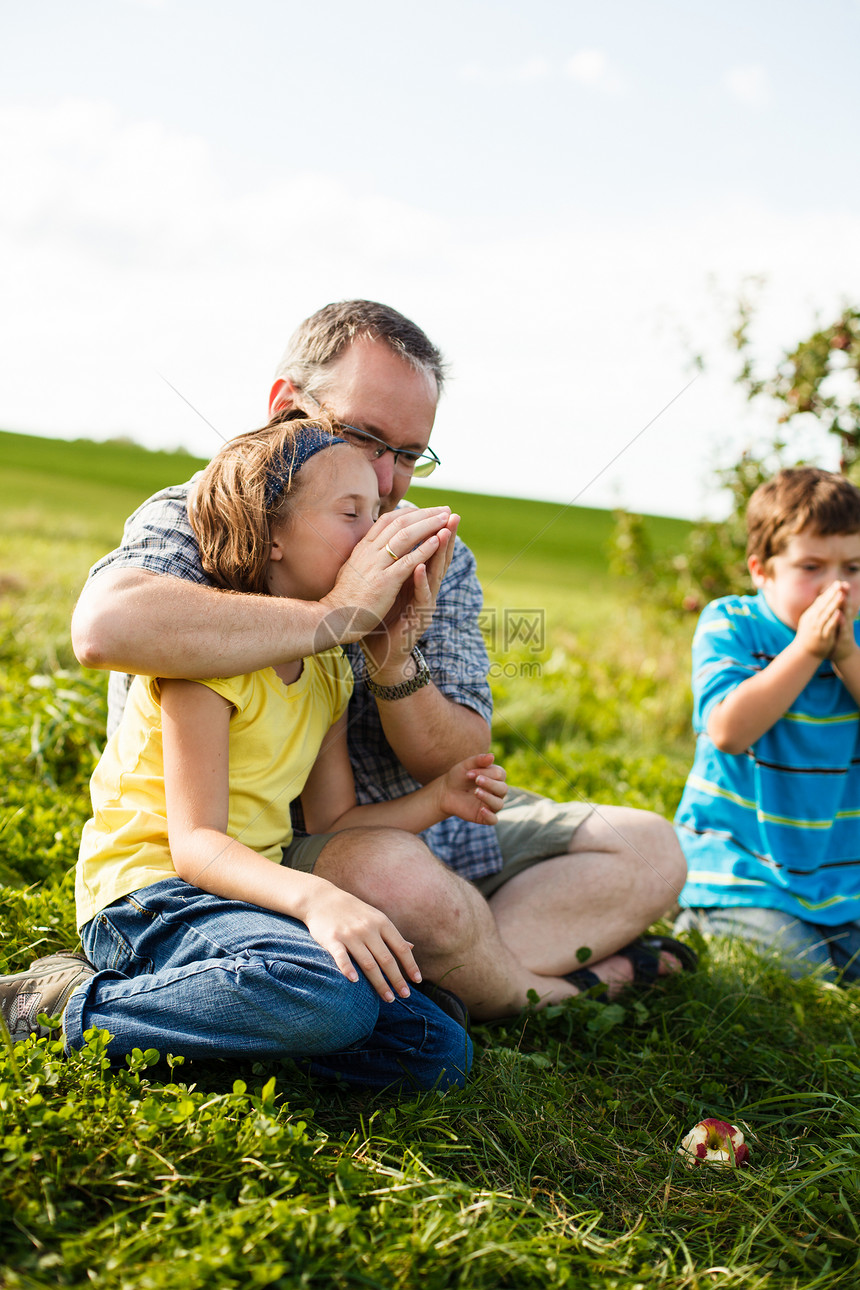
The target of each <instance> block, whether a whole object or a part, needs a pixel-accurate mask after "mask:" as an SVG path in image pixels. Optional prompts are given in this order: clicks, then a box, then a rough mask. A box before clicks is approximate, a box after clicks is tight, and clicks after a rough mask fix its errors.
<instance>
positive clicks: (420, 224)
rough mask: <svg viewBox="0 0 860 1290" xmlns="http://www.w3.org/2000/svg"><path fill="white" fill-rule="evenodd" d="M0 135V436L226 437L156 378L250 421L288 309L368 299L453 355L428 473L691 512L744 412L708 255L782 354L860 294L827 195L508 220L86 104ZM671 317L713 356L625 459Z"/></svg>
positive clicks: (165, 441)
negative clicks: (410, 201)
mask: <svg viewBox="0 0 860 1290" xmlns="http://www.w3.org/2000/svg"><path fill="white" fill-rule="evenodd" d="M13 127H14V128H13ZM0 140H2V141H3V142H2V143H0V170H2V173H3V174H4V178H5V179H6V192H7V194H8V195H9V198H8V200H6V201H4V203H3V204H0V265H2V270H0V272H2V280H3V295H4V306H5V308H4V310H3V312H2V314H0V352H1V353H2V354H3V366H4V379H3V387H2V401H0V425H2V426H3V427H5V428H7V429H19V430H25V431H31V432H33V433H48V434H59V435H63V436H74V435H90V436H92V437H95V438H102V437H107V436H110V435H113V434H119V433H129V434H132V435H133V436H134V437H135V438H137V439H138V440H139V441H141V442H144V443H147V444H148V445H150V446H152V447H157V446H174V445H176V444H179V443H184V444H185V445H186V446H188V447H189V448H191V449H193V450H194V451H196V452H199V453H201V454H207V453H210V452H212V451H213V450H214V449H215V448H216V447H217V446H218V441H217V439H216V437H215V436H213V434H212V432H211V431H210V430H209V429H208V428H207V427H206V425H205V424H204V422H203V421H202V420H201V419H200V418H199V417H197V416H195V415H194V413H193V412H192V411H191V410H190V409H189V408H188V407H187V405H186V404H184V403H183V402H182V401H181V400H180V399H178V398H177V397H176V395H175V394H174V393H173V392H172V391H171V390H170V389H169V388H168V387H167V386H166V385H165V384H164V383H163V381H162V380H161V377H160V374H163V375H164V377H166V378H167V379H168V380H169V381H170V382H171V383H172V384H173V385H175V386H176V387H177V388H178V389H179V390H180V391H181V392H182V394H183V395H184V396H185V397H186V398H187V399H189V400H190V402H191V403H192V404H193V405H195V406H196V407H198V408H199V409H200V412H201V413H202V415H203V416H205V417H206V418H207V419H208V420H209V421H211V422H212V423H213V424H214V425H216V426H217V427H218V428H219V430H221V432H222V433H223V434H225V435H228V436H229V435H231V434H235V433H238V432H239V431H241V430H245V429H248V428H249V427H251V426H253V425H256V424H259V423H260V421H261V419H262V417H263V415H264V413H265V398H266V394H267V392H268V386H269V383H270V380H271V374H272V370H273V368H274V365H275V362H276V360H277V358H278V355H279V353H280V351H281V350H282V348H283V345H284V343H285V341H286V338H287V336H288V335H289V333H290V331H291V330H292V328H293V327H294V326H295V324H296V323H297V322H298V321H299V320H300V319H301V318H302V317H304V316H305V315H306V314H308V313H310V312H311V311H312V310H313V309H315V308H317V307H319V306H320V305H321V304H324V303H325V302H326V301H328V300H336V299H344V298H347V297H350V296H368V297H370V298H375V299H382V300H387V301H389V302H390V303H391V304H393V305H395V306H397V307H398V308H400V309H402V310H403V311H404V312H405V313H407V314H408V315H409V316H411V317H414V318H415V319H416V320H417V321H418V322H419V323H420V324H421V325H422V326H424V327H425V328H426V329H427V331H428V333H429V335H431V336H432V337H433V339H434V340H436V341H438V343H440V344H441V345H442V346H443V348H444V350H445V351H446V353H447V354H448V356H449V357H450V359H451V360H452V362H453V366H454V374H453V379H452V382H451V387H450V392H449V394H448V395H447V396H446V398H445V399H444V400H443V403H442V405H441V407H440V412H439V420H438V427H437V431H436V434H435V435H434V446H435V447H436V449H437V451H438V453H439V455H440V457H441V458H442V460H443V463H444V465H443V468H442V470H440V471H439V472H437V475H436V476H434V480H433V482H434V485H435V484H437V483H438V484H440V485H441V486H442V487H445V486H448V487H451V488H455V487H464V488H467V489H468V488H479V489H481V490H483V491H487V492H496V493H502V494H512V495H524V496H545V497H551V498H556V499H558V500H560V501H567V500H570V499H572V498H574V497H575V496H578V495H581V500H582V502H583V503H584V504H588V505H594V506H606V505H612V504H613V503H614V502H615V501H616V500H619V499H620V500H622V501H623V502H624V503H626V504H627V505H629V506H632V507H634V508H636V509H640V510H646V511H657V512H666V513H670V514H671V513H678V512H679V511H680V512H682V513H684V512H686V513H695V512H696V511H698V510H699V509H700V508H701V505H702V493H701V488H700V484H701V481H702V478H703V475H704V472H705V469H706V466H707V464H708V463H709V462H710V461H712V460H713V458H714V457H715V455H716V454H717V452H718V450H720V451H722V452H723V453H725V452H726V451H728V449H729V448H730V446H731V443H732V442H734V441H736V440H737V436H738V435H739V434H740V433H741V432H742V431H743V432H744V433H746V426H747V425H748V424H749V422H748V420H745V418H748V416H749V413H748V412H747V410H746V408H745V406H744V404H743V400H742V399H741V397H740V395H739V394H738V393H737V391H735V390H733V388H732V386H731V383H730V379H729V376H730V371H729V369H730V367H731V364H730V361H729V360H728V358H727V357H726V351H725V345H724V335H725V332H726V331H727V330H728V328H727V325H726V320H725V318H723V317H721V316H719V314H718V312H717V309H716V307H715V305H714V303H713V297H712V294H711V292H710V290H709V287H708V274H709V273H713V274H715V275H716V277H717V278H718V279H719V281H720V282H721V283H722V284H723V287H724V289H725V291H726V293H727V294H728V295H729V296H730V297H732V296H733V295H734V293H735V292H736V291H737V290H738V287H739V284H740V281H741V279H742V277H743V275H744V274H750V273H765V274H767V275H768V277H769V280H770V282H771V283H772V286H771V287H770V288H768V289H767V290H766V291H765V293H764V301H763V308H762V312H761V316H760V320H759V322H758V323H757V326H756V339H757V341H759V343H760V346H761V348H762V350H763V351H764V352H765V353H767V354H768V355H770V356H771V357H772V359H773V360H774V361H775V360H776V359H777V358H778V357H779V355H780V349H781V347H782V346H783V345H786V346H787V345H789V344H791V342H792V341H795V340H797V339H798V337H799V336H802V335H803V334H804V329H806V331H809V330H811V326H812V324H813V322H814V310H815V308H816V307H819V308H820V309H821V310H822V312H823V313H824V314H825V315H827V314H829V313H830V312H831V311H833V312H834V313H835V311H836V309H838V307H839V302H840V301H841V300H842V299H843V297H845V296H848V297H850V298H854V299H856V298H858V297H860V270H855V271H854V272H853V277H852V266H854V265H856V263H857V261H856V256H855V255H854V248H855V247H856V246H857V244H858V242H860V217H857V216H854V215H847V214H839V213H838V212H820V213H812V214H804V213H797V212H795V213H787V214H781V213H779V212H777V211H774V210H772V209H770V208H767V207H764V206H761V205H755V204H753V203H750V202H749V201H747V200H744V199H740V198H739V199H738V200H737V201H736V202H735V203H734V204H727V203H723V204H722V205H719V206H716V205H714V206H713V207H712V208H708V209H705V208H694V207H690V208H689V209H678V210H676V211H675V212H674V213H673V215H672V217H671V218H668V217H667V216H666V214H665V212H660V213H659V215H655V216H654V217H653V219H652V220H651V221H650V222H649V221H648V220H646V219H645V218H643V216H642V215H641V213H640V212H637V211H635V210H631V212H630V213H629V214H626V213H624V214H619V215H618V216H617V217H616V219H615V220H613V221H607V220H606V219H605V218H604V219H603V220H599V219H598V218H597V217H594V218H593V219H592V218H586V217H583V216H581V215H580V216H577V215H576V214H575V213H571V215H570V217H569V219H568V220H567V221H566V223H565V225H564V226H559V225H558V224H557V225H556V226H555V229H552V228H550V227H549V226H546V227H543V226H540V227H534V228H530V229H528V230H527V231H523V232H522V233H518V234H516V235H515V234H512V233H511V234H507V235H503V234H501V233H499V232H498V231H497V229H496V228H495V227H494V226H492V225H490V226H488V227H486V226H483V225H482V226H481V227H480V228H476V227H475V226H474V225H473V223H472V222H471V221H470V219H469V217H468V216H464V217H463V219H462V221H459V220H456V219H452V220H443V219H439V218H437V217H435V216H433V215H431V214H429V213H428V212H426V211H424V210H422V209H420V208H418V207H416V206H410V205H407V204H406V203H402V202H398V201H395V200H393V199H391V198H389V197H387V196H386V195H385V194H384V193H380V192H376V191H361V189H360V186H359V187H357V186H356V183H355V178H354V176H343V177H340V176H336V175H334V176H333V175H330V174H329V175H324V174H312V173H307V174H296V175H291V176H290V177H289V178H282V177H280V175H278V176H277V177H276V178H274V179H272V178H271V177H270V174H269V173H268V172H266V171H264V170H262V169H261V170H260V172H259V174H258V176H257V177H256V178H255V179H252V180H251V181H250V182H249V181H248V180H247V179H245V180H244V181H243V182H242V183H239V182H238V181H237V180H236V177H235V175H234V173H233V171H232V170H231V166H230V161H229V158H225V157H224V156H221V155H217V154H215V153H214V152H213V151H212V150H211V149H210V148H209V147H208V146H207V145H206V144H205V143H204V142H203V141H201V140H200V139H198V138H195V137H192V136H188V135H183V134H180V133H178V132H174V131H170V130H168V129H167V128H166V127H163V126H157V125H154V124H130V123H129V122H127V121H125V120H124V119H123V118H121V117H120V116H119V115H118V114H117V113H115V112H114V111H113V110H112V109H109V108H106V107H105V106H104V105H102V104H93V103H82V102H77V103H69V104H65V105H63V106H62V107H61V108H58V109H56V110H53V111H43V112H36V111H31V110H29V109H28V110H24V109H18V111H17V112H16V113H14V114H12V115H11V116H10V115H9V114H6V115H5V116H2V115H0ZM246 173H247V172H246ZM502 267H503V271H501V270H502ZM681 327H683V328H684V329H685V331H686V332H687V334H688V335H689V338H690V345H691V347H692V348H693V349H695V350H697V351H698V350H702V349H705V350H707V351H708V352H709V354H710V355H711V356H714V355H716V358H717V363H716V367H715V368H714V369H713V370H712V371H709V373H708V374H707V375H706V376H705V377H703V378H701V379H700V380H699V381H697V382H696V384H695V386H693V387H692V389H691V390H689V391H688V392H687V393H686V394H684V395H683V396H682V397H681V398H680V399H679V400H678V402H677V403H675V404H674V405H673V406H672V407H671V408H670V409H669V411H667V412H666V413H665V414H664V415H663V416H661V417H659V418H658V420H657V421H656V422H655V424H654V425H653V426H652V427H651V428H650V429H649V430H648V431H647V432H646V433H645V434H643V435H642V437H641V439H639V440H637V442H636V443H634V444H633V445H632V446H631V447H629V448H627V449H626V450H625V451H623V452H622V450H623V449H624V448H625V445H626V444H627V443H628V442H629V441H630V440H631V439H633V437H634V436H635V435H636V434H637V432H638V431H639V430H640V429H641V428H642V427H643V426H644V425H646V423H647V422H648V421H650V420H651V418H652V417H653V416H654V415H655V413H657V412H659V410H660V409H661V408H662V407H663V406H664V405H665V404H667V403H668V402H669V401H670V400H671V399H672V398H673V397H674V396H675V395H676V394H677V393H678V391H679V390H680V389H681V387H682V386H683V385H684V384H685V382H686V381H687V379H688V373H687V371H686V370H685V362H684V360H685V357H686V355H685V353H684V350H683V347H682V346H681V345H680V343H679V342H678V341H677V339H676V333H677V332H678V331H679V330H680V329H681ZM528 409H531V414H530V415H531V416H533V417H534V416H538V417H539V426H538V427H536V428H535V432H534V436H533V440H532V436H528V437H527V438H526V439H524V438H523V416H524V415H526V414H527V410H528ZM538 430H539V436H538ZM490 436H491V437H492V441H493V442H494V443H495V444H496V450H495V451H494V452H492V453H490V454H488V452H487V443H488V437H490ZM538 437H539V440H540V449H539V450H538V449H537V448H535V447H532V446H529V443H530V442H532V441H533V442H537V439H538ZM524 443H525V444H526V446H525V448H524V446H523V445H524ZM618 452H622V455H621V457H620V458H619V461H618V463H617V464H616V465H615V466H613V467H612V468H611V470H609V471H607V472H606V473H605V474H603V475H600V472H601V471H602V470H603V468H604V467H605V466H606V463H607V462H609V461H610V460H611V458H612V457H614V456H615V455H616V454H617V453H618ZM598 475H600V478H599V479H598V480H597V482H596V483H594V484H593V485H590V481H591V480H593V479H595V477H597V476H598ZM583 488H585V492H584V493H583V492H582V490H583Z"/></svg>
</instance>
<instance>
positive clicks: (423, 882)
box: [314, 829, 669, 1021]
mask: <svg viewBox="0 0 860 1290" xmlns="http://www.w3.org/2000/svg"><path fill="white" fill-rule="evenodd" d="M578 831H579V830H577V832H578ZM314 873H316V874H318V875H319V876H320V877H322V878H327V879H328V880H329V881H330V882H333V883H335V884H336V885H337V886H339V887H341V888H342V889H343V890H345V891H350V892H352V893H353V895H356V896H359V897H360V898H361V899H362V900H365V901H367V903H368V904H370V905H373V906H375V908H377V909H381V910H383V912H384V913H386V914H387V915H388V917H389V918H390V919H391V920H392V922H393V923H394V924H395V926H396V927H397V928H398V930H399V931H400V932H401V933H402V935H403V936H405V937H406V938H407V940H410V941H412V942H413V943H414V945H415V958H416V960H417V962H418V964H419V966H420V968H421V971H422V972H423V973H424V975H425V976H426V977H427V978H428V979H430V980H432V981H435V982H437V984H439V985H444V986H446V987H447V988H448V989H450V990H453V991H454V992H455V993H456V994H458V995H459V996H460V998H461V999H462V1000H463V1001H464V1003H465V1004H466V1005H467V1007H468V1008H469V1011H470V1012H471V1013H472V1016H473V1017H474V1018H475V1019H476V1020H477V1021H485V1020H492V1019H495V1018H498V1017H505V1016H510V1015H512V1014H514V1013H516V1012H519V1011H520V1009H521V1008H523V1007H525V1006H526V1004H527V1003H528V1001H529V993H530V992H532V991H533V992H534V993H535V994H536V995H537V997H538V999H539V1000H540V1003H541V1004H542V1005H543V1006H546V1005H547V1004H550V1003H558V1002H560V1001H561V1000H562V999H564V998H569V997H570V996H572V995H574V994H576V993H578V991H577V990H576V988H575V986H573V985H571V984H570V982H568V981H565V980H563V979H562V978H561V977H560V976H558V975H556V974H555V973H552V972H548V971H543V972H539V971H537V970H535V969H534V968H533V967H531V966H527V965H526V964H524V963H523V962H522V961H521V960H520V959H519V958H518V956H517V955H516V953H515V952H514V951H513V950H512V949H511V947H510V946H509V945H507V944H506V943H505V941H504V939H503V938H502V936H501V935H500V933H499V928H498V927H497V925H496V921H495V919H494V917H493V912H492V911H491V908H490V906H489V905H488V903H487V902H486V901H485V900H484V898H483V896H481V894H480V893H479V892H478V891H477V889H476V888H475V887H473V886H472V884H471V883H469V882H466V881H465V880H464V879H462V878H460V877H459V876H458V875H457V874H455V873H453V872H452V871H451V870H450V869H448V868H446V867H445V865H443V864H442V863H441V862H440V861H438V860H437V859H436V858H435V857H434V856H433V855H432V854H431V853H430V851H429V850H428V849H427V847H425V845H424V843H423V842H421V840H420V839H419V838H416V837H414V836H413V835H412V834H408V833H400V832H398V831H396V830H391V829H351V830H348V831H346V832H344V833H339V834H337V835H336V836H335V837H333V838H332V839H331V840H330V841H329V842H328V843H327V844H326V846H325V847H324V848H323V850H322V852H321V853H320V855H319V858H318V860H317V863H316V866H315V868H314ZM503 890H504V889H503ZM494 899H495V897H494ZM668 903H669V902H668V901H667V904H668ZM645 925H647V924H645ZM627 939H630V938H629V937H628V938H627ZM624 943H625V942H623V941H622V942H619V944H624ZM580 944H582V942H581V941H575V943H574V944H573V946H572V948H571V950H570V952H569V954H568V956H567V959H566V961H565V962H564V964H563V965H562V966H561V967H559V968H558V969H556V971H557V972H561V971H570V970H571V969H573V968H575V967H577V966H578V965H579V964H578V961H577V958H576V949H577V948H578V946H579V945H580ZM613 948H615V949H617V948H618V945H615V946H614V947H613ZM589 966H590V967H591V968H592V970H593V971H596V973H597V975H598V976H599V977H600V978H601V979H603V980H606V981H607V982H610V983H612V982H618V983H624V982H625V981H627V980H629V978H630V973H631V970H632V969H631V966H630V964H629V962H628V961H627V960H626V959H621V958H618V957H612V958H608V959H607V960H606V961H605V962H603V963H598V962H597V961H596V959H593V960H592V961H590V962H589Z"/></svg>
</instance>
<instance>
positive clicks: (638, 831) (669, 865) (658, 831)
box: [572, 806, 687, 917]
mask: <svg viewBox="0 0 860 1290" xmlns="http://www.w3.org/2000/svg"><path fill="white" fill-rule="evenodd" d="M592 848H594V849H595V850H597V851H606V852H608V853H610V854H614V855H616V856H617V857H618V858H619V859H621V860H622V861H624V862H625V868H626V872H627V880H628V881H629V883H630V884H631V889H632V890H633V889H635V891H636V892H638V894H639V896H640V897H643V896H647V898H648V899H649V901H650V902H652V903H654V904H655V907H656V906H660V908H659V911H658V912H659V913H663V912H665V911H666V910H668V909H670V908H672V906H673V905H674V904H675V902H676V901H677V898H678V895H679V893H680V891H681V888H682V887H683V886H684V883H685V881H686V878H687V862H686V860H685V859H684V853H683V851H682V850H681V846H680V843H679V842H678V838H677V834H676V833H675V829H674V827H673V825H672V824H670V822H669V821H668V820H665V819H664V818H663V816H662V815H657V814H656V813H655V812H654V811H641V810H637V809H634V808H633V807H629V806H610V807H598V808H597V809H596V810H595V812H594V814H593V815H591V816H589V818H588V820H587V821H586V822H585V824H584V825H583V826H581V828H580V829H578V830H577V832H576V833H575V834H574V840H573V846H572V850H573V851H574V852H575V851H582V850H590V849H592ZM657 916H658V914H657V913H655V914H654V917H657Z"/></svg>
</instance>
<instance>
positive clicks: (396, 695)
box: [364, 645, 430, 702]
mask: <svg viewBox="0 0 860 1290" xmlns="http://www.w3.org/2000/svg"><path fill="white" fill-rule="evenodd" d="M412 657H413V659H414V660H415V669H416V670H415V675H414V676H410V678H409V680H408V681H401V682H400V683H399V684H398V685H378V684H377V682H376V681H373V680H371V678H370V677H369V676H368V675H365V678H364V683H365V685H366V686H367V688H368V690H370V693H371V694H372V695H373V696H374V698H376V699H385V700H387V701H388V702H391V701H392V700H393V699H405V698H406V696H407V695H408V694H415V692H416V690H423V688H424V686H425V685H428V684H429V682H430V669H429V667H428V666H427V661H426V659H425V658H424V655H423V654H422V653H421V651H420V649H419V648H418V646H417V645H416V646H415V647H414V649H413V650H412Z"/></svg>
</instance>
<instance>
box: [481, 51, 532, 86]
mask: <svg viewBox="0 0 860 1290" xmlns="http://www.w3.org/2000/svg"><path fill="white" fill-rule="evenodd" d="M550 76H552V67H551V66H550V64H549V63H548V62H547V60H546V59H545V58H540V57H538V56H537V55H534V56H533V57H531V58H527V59H526V60H525V61H524V62H522V63H517V64H516V65H514V66H510V67H496V68H492V67H487V66H485V64H483V63H464V65H463V66H462V67H461V68H460V70H459V77H460V80H461V81H466V82H467V83H469V84H473V85H510V84H517V83H519V84H530V83H532V82H534V81H544V80H547V79H548V78H549V77H550Z"/></svg>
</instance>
